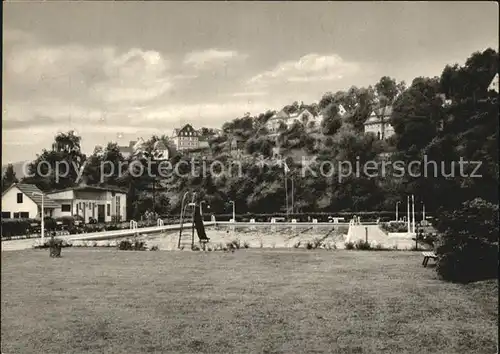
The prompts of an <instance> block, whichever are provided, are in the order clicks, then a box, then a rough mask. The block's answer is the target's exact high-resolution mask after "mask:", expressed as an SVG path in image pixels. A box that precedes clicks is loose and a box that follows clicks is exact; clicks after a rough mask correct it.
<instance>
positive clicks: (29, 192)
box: [2, 183, 59, 208]
mask: <svg viewBox="0 0 500 354" xmlns="http://www.w3.org/2000/svg"><path fill="white" fill-rule="evenodd" d="M13 187H16V188H17V189H19V190H20V191H21V192H22V193H23V194H25V195H26V196H27V197H28V198H30V199H31V200H32V201H33V202H35V204H36V205H38V206H39V207H41V206H42V194H43V196H44V198H43V207H44V208H57V207H59V204H57V203H56V202H55V201H53V200H52V199H50V198H49V197H48V196H47V194H45V193H43V192H42V191H41V190H40V189H39V188H38V187H37V186H36V185H34V184H24V183H15V184H13V185H11V186H10V187H9V188H7V189H6V190H5V192H3V193H2V196H4V195H5V193H7V191H9V190H10V189H11V188H13ZM33 193H37V194H34V195H33Z"/></svg>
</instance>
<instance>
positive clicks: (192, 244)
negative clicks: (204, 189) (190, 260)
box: [191, 193, 196, 249]
mask: <svg viewBox="0 0 500 354" xmlns="http://www.w3.org/2000/svg"><path fill="white" fill-rule="evenodd" d="M193 204H194V205H193V212H192V214H191V215H192V223H193V224H192V226H191V249H193V247H194V214H195V212H196V193H193Z"/></svg>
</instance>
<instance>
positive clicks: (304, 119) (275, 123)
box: [266, 109, 323, 133]
mask: <svg viewBox="0 0 500 354" xmlns="http://www.w3.org/2000/svg"><path fill="white" fill-rule="evenodd" d="M322 120H323V116H322V115H321V114H313V113H311V112H310V111H309V110H308V109H303V110H301V111H298V112H295V113H291V114H288V113H286V112H285V111H284V110H281V111H279V112H278V113H276V114H275V115H273V116H272V117H271V118H269V120H268V121H267V122H266V128H267V130H268V131H269V132H270V133H277V132H278V131H279V128H280V126H282V125H283V124H284V125H285V126H286V127H287V129H289V128H291V127H292V126H293V124H294V123H296V122H298V123H301V124H305V125H306V127H308V126H309V123H310V122H314V125H321V121H322Z"/></svg>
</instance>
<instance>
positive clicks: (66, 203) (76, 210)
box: [47, 186, 127, 223]
mask: <svg viewBox="0 0 500 354" xmlns="http://www.w3.org/2000/svg"><path fill="white" fill-rule="evenodd" d="M47 195H48V196H49V197H50V198H51V200H54V201H55V202H56V203H57V204H59V205H60V207H59V208H58V209H55V212H54V215H53V216H54V217H61V216H76V215H78V216H81V217H82V218H83V219H84V221H85V223H88V222H89V220H90V218H93V219H96V220H97V221H98V222H110V221H126V220H127V193H126V191H124V190H122V189H120V188H114V187H95V186H80V187H74V188H67V189H63V190H59V191H53V192H49V193H47Z"/></svg>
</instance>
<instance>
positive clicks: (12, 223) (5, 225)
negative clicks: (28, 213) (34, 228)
mask: <svg viewBox="0 0 500 354" xmlns="http://www.w3.org/2000/svg"><path fill="white" fill-rule="evenodd" d="M34 223H37V224H40V221H38V220H36V219H2V238H6V237H11V236H21V235H26V234H28V233H30V231H31V224H34Z"/></svg>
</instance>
